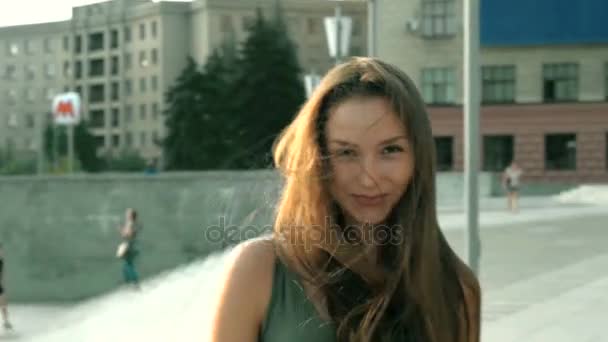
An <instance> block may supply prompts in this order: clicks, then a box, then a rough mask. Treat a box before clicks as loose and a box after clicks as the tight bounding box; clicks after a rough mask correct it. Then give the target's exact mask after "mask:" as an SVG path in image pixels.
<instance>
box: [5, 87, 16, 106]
mask: <svg viewBox="0 0 608 342" xmlns="http://www.w3.org/2000/svg"><path fill="white" fill-rule="evenodd" d="M6 96H7V100H8V104H9V105H11V106H12V105H15V104H17V91H16V90H15V89H9V90H8V91H7V92H6Z"/></svg>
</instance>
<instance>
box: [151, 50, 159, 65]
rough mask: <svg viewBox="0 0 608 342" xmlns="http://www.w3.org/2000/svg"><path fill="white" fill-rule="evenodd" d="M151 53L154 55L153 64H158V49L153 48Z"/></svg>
mask: <svg viewBox="0 0 608 342" xmlns="http://www.w3.org/2000/svg"><path fill="white" fill-rule="evenodd" d="M151 55H152V64H154V65H156V64H158V50H156V49H152V51H151Z"/></svg>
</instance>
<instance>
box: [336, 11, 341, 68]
mask: <svg viewBox="0 0 608 342" xmlns="http://www.w3.org/2000/svg"><path fill="white" fill-rule="evenodd" d="M335 19H336V65H338V64H340V59H341V57H342V56H341V55H342V44H341V42H340V36H341V33H342V32H340V31H341V27H340V26H341V25H340V23H341V22H342V7H341V6H340V3H339V2H336V8H335Z"/></svg>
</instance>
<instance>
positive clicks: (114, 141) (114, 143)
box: [112, 134, 120, 147]
mask: <svg viewBox="0 0 608 342" xmlns="http://www.w3.org/2000/svg"><path fill="white" fill-rule="evenodd" d="M118 146H120V136H119V135H118V134H113V135H112V147H118Z"/></svg>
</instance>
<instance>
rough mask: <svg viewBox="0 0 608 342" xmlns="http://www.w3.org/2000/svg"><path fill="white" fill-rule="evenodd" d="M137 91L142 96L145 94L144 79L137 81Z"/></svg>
mask: <svg viewBox="0 0 608 342" xmlns="http://www.w3.org/2000/svg"><path fill="white" fill-rule="evenodd" d="M139 91H140V92H141V93H142V94H143V93H145V92H146V78H145V77H142V78H140V79H139Z"/></svg>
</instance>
